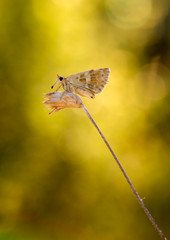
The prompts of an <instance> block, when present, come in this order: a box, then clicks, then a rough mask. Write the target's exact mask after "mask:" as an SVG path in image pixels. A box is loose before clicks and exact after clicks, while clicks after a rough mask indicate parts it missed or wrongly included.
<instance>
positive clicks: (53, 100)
mask: <svg viewBox="0 0 170 240" xmlns="http://www.w3.org/2000/svg"><path fill="white" fill-rule="evenodd" d="M44 98H45V99H47V100H46V101H44V102H43V104H44V105H47V106H48V107H49V109H52V111H51V112H50V113H49V114H51V113H54V112H57V111H59V110H61V109H64V108H82V107H83V102H82V100H81V98H80V97H79V96H77V95H75V94H73V93H70V92H51V93H47V94H46V95H45V96H44Z"/></svg>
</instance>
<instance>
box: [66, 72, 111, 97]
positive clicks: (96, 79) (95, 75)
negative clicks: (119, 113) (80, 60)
mask: <svg viewBox="0 0 170 240" xmlns="http://www.w3.org/2000/svg"><path fill="white" fill-rule="evenodd" d="M109 74H110V69H109V68H101V69H92V70H87V71H84V72H80V73H76V74H73V75H71V76H69V77H67V80H68V81H69V82H70V83H71V84H72V86H73V87H76V88H83V89H87V90H90V91H91V92H93V93H95V94H97V93H100V92H101V91H102V90H103V89H104V87H105V85H106V84H107V83H108V79H109Z"/></svg>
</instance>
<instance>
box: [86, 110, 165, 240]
mask: <svg viewBox="0 0 170 240" xmlns="http://www.w3.org/2000/svg"><path fill="white" fill-rule="evenodd" d="M82 108H83V110H84V111H85V113H86V114H87V116H88V118H89V119H90V120H91V122H92V123H93V125H94V126H95V128H96V129H97V131H98V132H99V134H100V136H101V137H102V139H103V141H104V142H105V144H106V146H107V147H108V149H109V150H110V152H111V154H112V156H113V157H114V159H115V161H116V162H117V164H118V166H119V168H120V170H121V171H122V173H123V175H124V177H125V178H126V180H127V182H128V184H129V185H130V188H131V189H132V191H133V193H134V194H135V196H136V198H137V200H138V202H139V204H140V205H141V207H142V208H143V210H144V211H145V213H146V215H147V217H148V218H149V220H150V221H151V223H152V225H153V226H154V227H155V229H156V231H157V232H158V234H159V235H160V237H161V238H162V239H163V240H167V239H166V237H165V236H164V235H163V233H162V231H161V230H160V229H159V227H158V225H157V224H156V222H155V221H154V219H153V217H152V216H151V214H150V213H149V211H148V209H147V208H146V207H145V205H144V203H143V201H142V199H141V198H140V197H139V194H138V193H137V191H136V190H135V188H134V186H133V184H132V183H131V181H130V179H129V177H128V175H127V174H126V172H125V170H124V169H123V167H122V165H121V164H120V162H119V160H118V159H117V157H116V155H115V154H114V152H113V150H112V148H111V147H110V145H109V143H108V142H107V140H106V138H105V136H104V135H103V133H102V132H101V130H100V129H99V127H98V126H97V124H96V122H95V121H94V119H93V118H92V116H91V115H90V113H89V112H88V110H87V109H86V108H85V106H84V105H83V106H82Z"/></svg>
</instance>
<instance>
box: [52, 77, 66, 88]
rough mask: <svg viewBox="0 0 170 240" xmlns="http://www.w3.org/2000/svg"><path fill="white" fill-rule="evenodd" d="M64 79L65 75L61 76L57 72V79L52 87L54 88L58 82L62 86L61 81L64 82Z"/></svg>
mask: <svg viewBox="0 0 170 240" xmlns="http://www.w3.org/2000/svg"><path fill="white" fill-rule="evenodd" d="M63 79H64V78H63V77H61V76H59V75H58V74H57V81H56V82H55V83H54V84H53V85H52V86H51V88H53V87H54V86H55V84H56V83H58V84H59V87H60V86H61V82H62V80H63Z"/></svg>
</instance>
